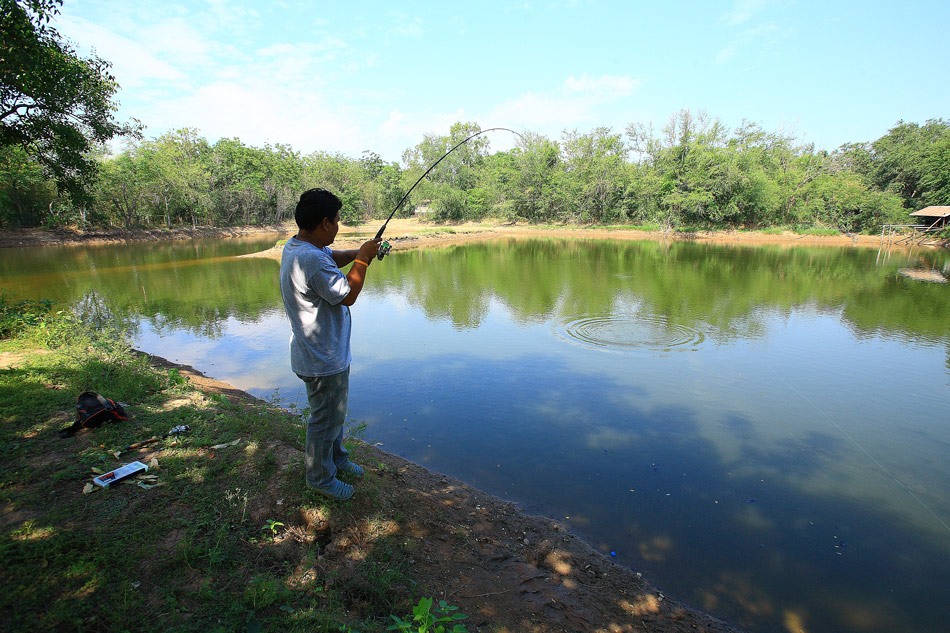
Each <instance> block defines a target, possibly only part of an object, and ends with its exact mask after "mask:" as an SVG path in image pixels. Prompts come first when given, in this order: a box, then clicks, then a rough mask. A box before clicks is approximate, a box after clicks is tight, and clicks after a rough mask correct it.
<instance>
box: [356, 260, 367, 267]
mask: <svg viewBox="0 0 950 633" xmlns="http://www.w3.org/2000/svg"><path fill="white" fill-rule="evenodd" d="M353 263H354V264H363V265H364V266H366V267H367V268H369V262H364V261H363V260H362V259H354V260H353Z"/></svg>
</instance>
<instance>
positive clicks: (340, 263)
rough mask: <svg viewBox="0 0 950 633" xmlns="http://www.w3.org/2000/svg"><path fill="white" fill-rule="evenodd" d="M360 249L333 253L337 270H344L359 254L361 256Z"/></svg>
mask: <svg viewBox="0 0 950 633" xmlns="http://www.w3.org/2000/svg"><path fill="white" fill-rule="evenodd" d="M359 252H360V251H359V249H356V248H354V249H351V250H347V251H333V252H332V254H333V262H334V263H335V264H336V266H337V268H343V267H344V266H346V265H347V264H349V263H350V262H352V261H353V260H354V259H356V256H357V254H359Z"/></svg>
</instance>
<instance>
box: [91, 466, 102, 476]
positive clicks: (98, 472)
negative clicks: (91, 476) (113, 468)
mask: <svg viewBox="0 0 950 633" xmlns="http://www.w3.org/2000/svg"><path fill="white" fill-rule="evenodd" d="M89 470H91V471H92V472H94V473H96V474H97V475H101V474H102V473H104V472H105V471H104V470H100V469H98V468H96V467H95V466H93V467H92V468H90V469H89Z"/></svg>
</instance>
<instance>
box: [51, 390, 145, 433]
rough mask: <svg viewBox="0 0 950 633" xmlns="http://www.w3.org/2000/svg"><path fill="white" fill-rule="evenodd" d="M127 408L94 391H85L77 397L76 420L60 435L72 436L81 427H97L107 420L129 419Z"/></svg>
mask: <svg viewBox="0 0 950 633" xmlns="http://www.w3.org/2000/svg"><path fill="white" fill-rule="evenodd" d="M127 419H128V416H127V415H126V414H125V409H123V408H122V405H121V404H119V403H118V402H115V401H114V400H110V399H109V398H105V397H103V396H100V395H99V394H98V393H95V392H94V391H84V392H82V393H81V394H79V397H78V398H77V399H76V421H75V422H73V424H72V426H68V427H66V428H65V429H63V430H62V431H60V432H59V436H60V437H70V436H72V435H73V434H74V433H76V431H78V430H79V429H95V428H98V427H100V426H102V425H103V424H104V423H105V422H119V421H122V420H127Z"/></svg>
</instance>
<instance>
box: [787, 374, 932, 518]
mask: <svg viewBox="0 0 950 633" xmlns="http://www.w3.org/2000/svg"><path fill="white" fill-rule="evenodd" d="M779 380H781V381H782V382H783V383H784V384H785V386H786V387H788V388H790V389H791V390H792V391H794V392H795V393H797V394H798V397H799V398H801V399H802V400H804V401H805V402H807V403H808V404H810V405H811V406H812V408H814V409H815V410H816V411H817V412H818V413H820V414H821V415H822V416H823V417H824V418H825V419H826V420H828V421H829V422H831V423H832V424H833V425H834V427H835V428H836V429H838V431H840V432H841V434H842V435H844V436H845V437H846V438H848V439H849V440H851V443H852V444H854V445H855V446H857V447H858V448H859V449H860V450H861V452H862V453H864V454H865V455H867V457H868V459H870V460H871V461H872V462H874V463H875V464H877V467H878V468H880V469H881V470H883V471H884V472H885V473H886V474H887V476H888V477H890V478H891V479H893V480H894V482H895V483H897V485H898V486H900V487H901V488H903V489H904V491H905V492H906V493H907V494H909V495H910V496H911V497H913V498H914V500H915V501H916V502H917V503H919V504H920V507H922V508H923V509H924V510H926V511H927V512H929V513H930V515H931V516H933V518H935V519H936V520H937V522H938V523H940V525H942V526H943V527H944V528H946V530H947V531H948V532H950V525H947V523H946V522H945V521H944V520H943V519H941V518H940V517H939V516H937V513H936V512H934V511H933V510H931V509H930V506H928V505H927V504H926V503H924V501H923V499H921V498H920V497H918V496H917V495H915V494H914V492H913V491H912V490H911V489H910V488H908V487H907V486H905V485H904V484H903V482H901V480H900V479H898V478H897V475H895V474H894V473H892V472H891V471H890V470H888V469H887V467H886V466H885V465H884V464H882V463H881V462H879V461H878V460H877V459H876V458H875V457H874V455H871V453H869V452H868V450H867V449H866V448H864V447H863V446H861V444H860V443H859V442H858V441H857V440H856V439H854V438H853V437H852V436H851V435H850V434H849V433H848V432H847V431H845V430H844V429H843V428H841V425H840V424H838V423H837V422H835V420H834V418H832V417H831V416H830V415H828V414H827V413H825V411H824V410H823V409H822V408H821V407H819V406H818V405H817V404H815V403H814V402H812V401H811V400H810V399H809V398H808V396H806V395H805V394H803V393H802V392H801V391H799V390H798V389H797V388H796V387H795V385H793V384H791V383H789V382H788V381H787V380H784V379H782V378H781V377H779Z"/></svg>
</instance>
